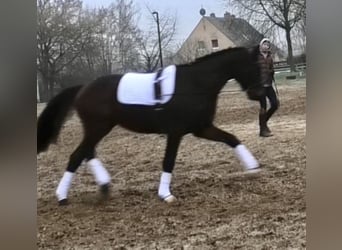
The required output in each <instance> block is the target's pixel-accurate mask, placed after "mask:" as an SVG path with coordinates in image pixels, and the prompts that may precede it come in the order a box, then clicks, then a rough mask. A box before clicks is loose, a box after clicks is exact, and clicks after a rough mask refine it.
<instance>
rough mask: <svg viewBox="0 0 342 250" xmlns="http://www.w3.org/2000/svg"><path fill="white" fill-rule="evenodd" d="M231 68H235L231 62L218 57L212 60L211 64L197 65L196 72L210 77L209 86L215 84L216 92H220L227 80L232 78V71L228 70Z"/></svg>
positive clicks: (207, 62)
mask: <svg viewBox="0 0 342 250" xmlns="http://www.w3.org/2000/svg"><path fill="white" fill-rule="evenodd" d="M233 68H236V65H234V62H233V61H227V60H224V59H223V58H219V57H218V58H212V62H210V61H206V62H200V63H198V70H199V71H200V72H203V73H205V74H206V75H207V76H208V77H210V78H211V79H210V80H211V84H216V85H217V86H216V88H217V89H218V90H220V89H221V88H222V87H223V86H224V85H225V83H226V82H227V81H228V80H230V79H232V78H234V74H233V72H232V70H230V69H233Z"/></svg>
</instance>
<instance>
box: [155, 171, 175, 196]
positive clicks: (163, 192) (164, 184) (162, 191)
mask: <svg viewBox="0 0 342 250" xmlns="http://www.w3.org/2000/svg"><path fill="white" fill-rule="evenodd" d="M171 177H172V174H170V173H166V172H162V174H161V177H160V183H159V189H158V195H159V197H160V198H161V199H163V200H164V199H165V198H167V197H169V196H171V192H170V183H171Z"/></svg>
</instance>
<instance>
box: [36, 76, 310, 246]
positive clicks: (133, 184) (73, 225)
mask: <svg viewBox="0 0 342 250" xmlns="http://www.w3.org/2000/svg"><path fill="white" fill-rule="evenodd" d="M231 85H232V86H229V87H227V88H225V89H224V90H225V91H227V92H223V93H221V94H220V97H219V103H218V110H217V114H216V119H215V124H216V125H217V126H218V127H219V128H222V129H224V130H226V131H227V132H230V133H233V134H235V135H236V136H237V137H238V138H239V139H241V140H242V142H243V143H244V144H245V145H246V146H247V147H248V148H249V149H250V150H251V152H253V154H254V155H255V157H256V158H257V159H258V160H259V161H260V163H261V164H262V165H263V167H264V171H263V172H262V173H260V174H258V175H256V176H254V177H249V176H247V175H243V174H241V173H242V172H241V171H242V168H241V165H240V164H239V162H238V160H237V159H236V157H235V156H234V153H233V150H232V149H231V148H229V147H228V146H226V145H224V144H220V143H216V142H210V141H206V140H204V139H198V138H195V137H194V136H192V135H187V136H185V137H184V139H183V141H182V143H181V146H180V148H179V151H178V156H177V161H176V166H175V170H174V174H173V183H172V190H173V194H174V195H175V196H176V197H177V198H178V201H177V202H176V203H174V204H172V205H169V204H166V203H164V202H162V201H160V200H159V199H158V196H157V188H158V184H159V177H160V172H161V162H162V159H163V154H164V148H165V138H164V137H163V136H160V135H145V134H136V133H133V132H130V131H127V130H124V129H122V128H119V127H115V128H114V129H113V130H112V132H111V133H110V134H109V135H107V137H105V138H104V140H102V142H101V143H100V144H99V146H98V148H97V149H98V156H99V158H100V159H101V160H102V162H103V163H104V165H105V166H106V168H107V169H108V171H109V172H110V174H111V177H112V186H111V194H110V198H109V200H108V201H105V202H104V201H102V200H101V199H100V195H99V191H98V187H97V186H96V184H95V181H94V178H93V177H92V175H91V173H90V172H89V171H88V169H87V168H86V167H84V166H81V167H80V168H79V170H78V172H77V175H76V176H75V179H74V182H73V185H72V187H71V190H70V192H69V201H70V204H69V205H68V206H65V207H59V206H58V205H57V201H56V197H55V190H56V188H57V185H58V182H59V180H60V178H61V177H62V175H63V172H64V170H65V167H66V164H67V161H68V158H69V155H70V154H71V153H72V151H73V150H74V148H75V147H76V146H77V145H78V143H79V142H80V140H81V136H82V130H81V126H80V123H79V120H78V118H77V117H76V116H73V117H72V118H71V119H70V120H68V122H67V123H65V125H64V127H63V129H62V131H61V134H60V136H59V140H58V144H57V145H52V146H50V148H49V150H48V151H47V152H44V153H42V154H40V155H39V156H37V176H38V177H37V178H38V183H37V199H38V200H37V217H38V222H37V223H38V231H37V241H38V248H39V249H305V248H306V239H305V238H306V231H305V226H306V224H305V220H306V207H305V168H306V149H305V133H306V115H305V102H306V87H305V82H303V80H302V81H300V80H296V81H291V82H284V83H282V84H280V85H279V86H278V90H279V94H280V101H281V107H280V109H279V110H278V111H277V113H276V114H275V115H274V116H273V117H272V118H271V120H270V122H269V127H270V128H271V130H272V131H273V133H274V136H273V137H269V138H260V137H259V136H258V120H257V117H258V103H256V102H253V101H249V100H247V98H246V97H245V93H243V92H240V91H235V90H237V89H238V88H237V86H236V85H234V84H231ZM42 107H43V105H42V104H39V105H38V106H37V112H38V113H39V112H40V110H41V109H42Z"/></svg>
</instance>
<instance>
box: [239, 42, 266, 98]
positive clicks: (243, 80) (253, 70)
mask: <svg viewBox="0 0 342 250" xmlns="http://www.w3.org/2000/svg"><path fill="white" fill-rule="evenodd" d="M246 52H247V53H245V54H244V56H242V61H241V64H240V65H239V69H238V70H237V73H236V75H235V79H236V80H237V81H238V82H240V84H241V87H242V89H243V90H245V91H246V93H247V96H248V98H249V99H251V100H259V99H260V97H262V96H263V95H265V90H264V88H263V86H262V84H261V81H260V67H259V64H258V54H259V47H258V46H255V47H252V48H249V49H246Z"/></svg>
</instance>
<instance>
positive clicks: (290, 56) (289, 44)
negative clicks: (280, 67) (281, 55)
mask: <svg viewBox="0 0 342 250" xmlns="http://www.w3.org/2000/svg"><path fill="white" fill-rule="evenodd" d="M285 32H286V41H287V52H288V64H289V65H290V70H291V72H294V71H296V68H295V65H294V62H293V51H292V40H291V28H290V27H286V29H285Z"/></svg>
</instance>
